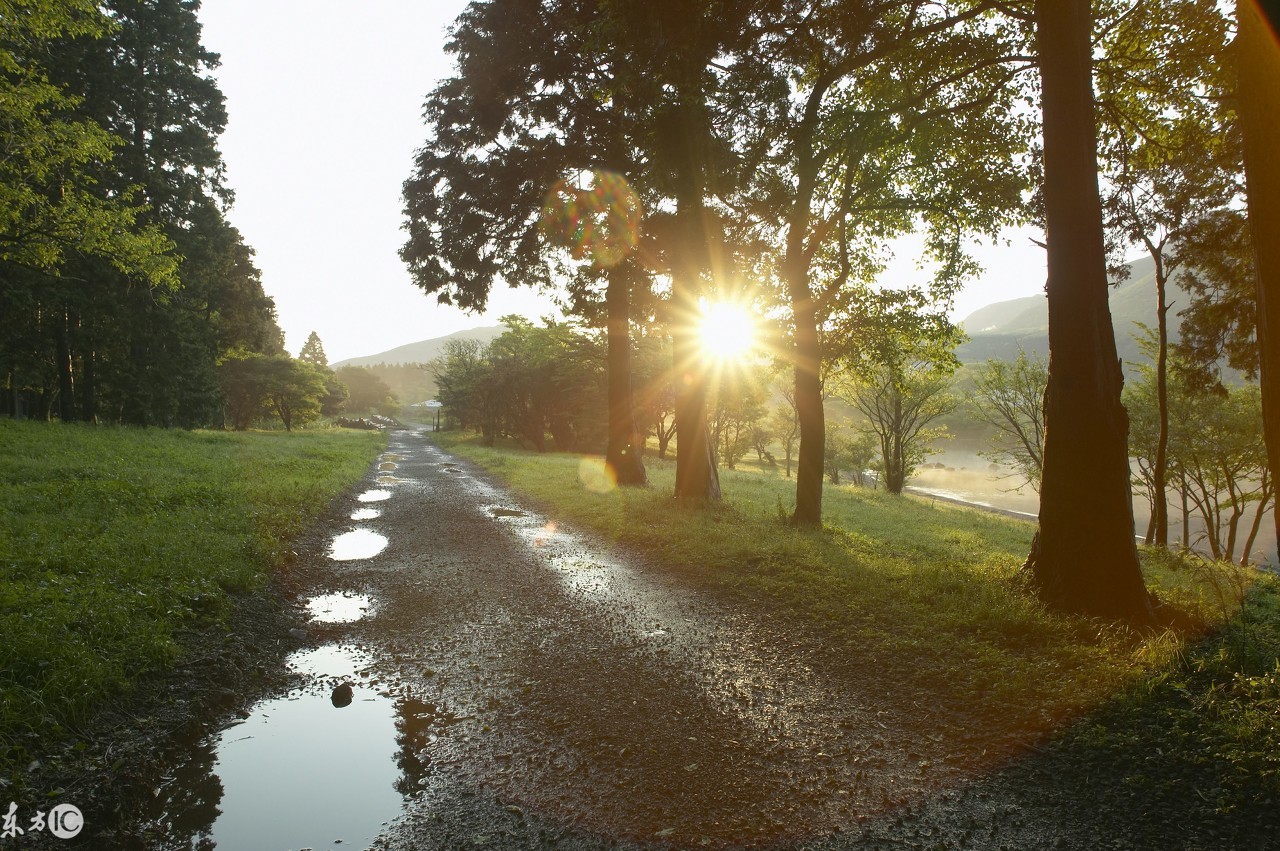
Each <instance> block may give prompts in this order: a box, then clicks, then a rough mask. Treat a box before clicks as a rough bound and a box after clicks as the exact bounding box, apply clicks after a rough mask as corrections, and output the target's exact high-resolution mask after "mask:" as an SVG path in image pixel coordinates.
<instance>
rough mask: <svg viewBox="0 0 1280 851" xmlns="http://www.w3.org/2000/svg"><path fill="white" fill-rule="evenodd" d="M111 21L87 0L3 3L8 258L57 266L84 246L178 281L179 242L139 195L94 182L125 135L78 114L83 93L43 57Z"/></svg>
mask: <svg viewBox="0 0 1280 851" xmlns="http://www.w3.org/2000/svg"><path fill="white" fill-rule="evenodd" d="M110 28H111V22H110V19H109V18H108V17H107V16H105V15H104V14H102V12H101V11H99V9H98V7H97V5H96V4H94V3H90V2H86V0H4V2H0V105H3V112H4V121H3V122H0V264H4V265H12V266H19V267H25V268H28V269H36V270H42V271H46V272H51V273H55V274H56V273H58V272H60V271H61V270H62V268H63V266H64V264H65V262H66V258H67V257H68V255H74V254H84V255H91V256H96V257H101V258H103V259H104V260H106V261H107V262H108V263H110V265H111V266H113V267H114V268H115V269H117V270H119V271H120V272H123V273H125V274H129V275H136V276H137V277H138V278H140V279H142V280H144V281H146V282H147V283H149V284H151V285H153V286H161V287H170V288H171V287H173V286H174V285H175V284H176V283H177V261H176V259H175V257H174V256H173V250H172V249H173V243H172V242H171V241H170V240H169V239H168V238H167V237H166V236H165V234H164V232H163V231H162V230H161V229H159V228H157V227H155V226H154V225H150V224H145V223H144V221H143V220H141V219H140V218H139V216H140V214H142V213H144V211H145V210H146V206H145V204H144V203H143V202H141V201H139V200H138V199H137V197H136V194H137V193H136V192H134V191H133V188H132V187H128V188H125V189H124V190H123V191H120V192H117V193H115V194H114V195H113V196H110V197H103V195H102V194H101V193H100V191H99V190H98V189H97V188H96V185H97V183H98V180H97V178H96V175H95V173H94V172H95V169H96V167H97V166H98V164H99V163H104V162H110V161H111V160H112V158H113V156H114V155H115V153H116V148H117V147H118V146H119V145H120V143H121V140H120V139H119V138H117V137H115V136H112V135H111V134H110V133H109V132H108V131H107V130H105V129H103V127H102V126H100V125H99V124H98V123H95V122H94V121H92V120H87V119H85V118H84V117H83V116H82V115H79V114H77V108H78V107H79V106H80V104H81V102H82V100H83V98H82V97H81V96H80V95H79V94H78V93H76V92H74V91H69V90H68V89H67V88H66V87H65V86H63V85H60V84H59V83H58V82H56V81H52V80H50V78H49V74H48V68H47V67H45V66H42V64H41V62H42V61H44V60H45V59H47V58H48V57H49V55H50V52H51V51H53V50H56V48H57V45H58V44H59V43H64V42H65V41H66V40H68V39H73V38H80V39H90V40H91V39H102V38H103V37H104V36H106V34H107V33H108V32H109V31H110Z"/></svg>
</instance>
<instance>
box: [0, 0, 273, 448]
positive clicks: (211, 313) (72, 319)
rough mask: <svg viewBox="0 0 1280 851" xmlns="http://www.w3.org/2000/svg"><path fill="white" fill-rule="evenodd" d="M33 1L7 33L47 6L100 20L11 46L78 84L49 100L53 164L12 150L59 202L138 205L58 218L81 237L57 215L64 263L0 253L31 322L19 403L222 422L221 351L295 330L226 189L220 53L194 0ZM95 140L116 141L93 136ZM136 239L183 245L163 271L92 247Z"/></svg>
mask: <svg viewBox="0 0 1280 851" xmlns="http://www.w3.org/2000/svg"><path fill="white" fill-rule="evenodd" d="M20 5H21V7H22V10H21V11H20V12H13V13H12V14H11V13H10V12H11V9H10V7H5V8H3V9H0V12H3V13H2V14H0V30H4V31H6V32H8V33H10V34H12V33H13V32H14V31H15V30H14V29H13V27H14V26H18V27H19V29H20V28H21V26H23V25H25V24H24V23H21V22H26V23H29V22H32V21H37V22H39V21H42V20H45V18H47V13H50V10H53V13H56V14H61V12H62V11H67V10H74V11H76V13H77V14H81V13H83V14H88V11H87V10H91V9H92V10H94V15H95V16H96V18H97V20H98V21H99V24H100V25H94V26H92V27H89V28H82V29H75V28H71V29H60V28H58V27H56V26H50V27H47V28H45V29H41V30H40V33H39V35H40V38H39V39H35V40H32V39H27V40H26V41H25V42H23V46H22V49H21V50H20V51H18V52H17V53H15V54H13V55H14V56H17V57H18V58H19V62H18V66H16V67H18V69H19V70H18V71H16V72H14V73H15V74H17V75H19V76H22V78H23V79H25V80H28V81H30V80H39V81H40V83H41V85H44V84H46V83H47V86H46V88H45V89H44V91H45V92H46V93H48V92H50V91H56V92H61V93H64V95H65V97H63V98H62V99H61V100H60V101H58V102H57V103H55V102H54V100H50V99H46V100H45V101H44V102H43V106H40V107H39V108H38V109H37V110H36V112H37V113H39V116H37V117H40V116H43V117H41V118H40V120H41V121H44V120H45V119H46V118H47V119H48V121H46V122H45V126H46V129H49V130H50V132H51V133H52V134H53V135H52V136H50V137H49V138H47V139H45V142H40V143H38V144H35V145H34V147H31V148H29V151H35V150H41V149H43V150H45V151H46V152H47V153H50V154H57V156H62V155H63V154H66V156H65V157H64V158H63V160H62V161H61V164H60V165H59V166H57V168H56V169H55V172H56V173H52V172H51V173H49V174H46V175H44V176H40V175H39V174H36V173H34V171H39V167H37V166H36V165H35V164H33V161H24V160H22V158H21V157H17V158H6V159H5V162H6V164H7V165H9V166H13V167H15V168H17V169H18V170H19V171H25V172H28V173H27V174H26V175H25V177H24V179H25V180H26V184H25V185H26V186H27V187H28V188H30V189H39V191H40V192H42V193H44V197H45V199H46V200H49V201H52V200H54V199H62V202H67V203H71V204H73V205H75V206H76V207H77V209H79V210H80V211H81V212H85V213H87V214H88V213H92V214H93V216H96V215H97V213H95V212H94V211H102V210H125V211H126V212H127V215H126V216H125V217H124V218H120V217H116V218H115V219H101V218H93V217H92V216H90V217H87V218H85V217H82V218H81V219H80V220H74V219H67V220H65V221H63V220H61V219H60V220H59V221H61V222H62V224H60V225H58V227H62V226H63V225H65V224H66V223H67V222H72V224H73V226H74V227H75V228H76V229H77V230H78V231H79V235H78V236H77V241H74V242H66V241H65V240H63V238H62V236H59V235H58V234H57V233H55V230H56V228H52V226H51V228H46V230H48V232H49V234H51V235H52V238H53V239H54V242H58V241H60V240H61V243H60V244H63V248H65V250H61V249H59V250H61V254H60V256H59V259H58V260H57V262H56V263H55V264H54V266H50V267H47V268H46V269H45V273H53V274H41V275H33V274H22V273H17V272H14V270H13V267H12V266H11V265H10V264H8V263H6V262H5V261H2V260H0V267H3V273H4V278H5V283H6V286H5V287H4V288H3V292H0V301H2V302H3V308H4V312H5V316H6V320H7V321H8V322H9V323H10V324H11V325H13V326H15V327H19V328H21V333H20V334H18V335H17V337H18V339H19V340H20V341H21V342H20V343H19V344H17V345H13V346H9V345H4V346H0V357H2V358H3V359H4V361H5V363H4V365H3V366H4V372H5V374H6V375H7V378H8V382H7V383H8V386H9V395H10V404H9V406H8V407H10V409H11V410H13V411H15V412H17V411H18V410H19V409H21V408H23V407H28V408H29V407H31V406H32V403H33V402H34V404H35V405H38V406H39V408H40V409H41V411H42V413H43V412H51V411H54V410H56V412H57V414H58V415H59V416H60V417H61V418H63V419H71V418H80V419H85V420H89V421H95V420H97V419H99V417H102V418H105V419H108V420H112V421H124V422H130V423H137V424H157V425H165V426H172V425H180V426H198V425H207V424H209V423H211V422H215V421H216V420H217V418H218V412H219V411H220V410H221V408H222V399H221V398H220V391H219V383H220V382H219V378H218V371H217V368H216V364H217V363H218V361H219V359H220V358H221V357H222V356H224V355H226V354H227V353H229V352H232V351H234V350H237V349H245V350H246V351H258V352H263V353H268V354H278V353H282V352H283V340H282V335H281V334H280V329H279V327H278V325H277V324H276V318H275V309H274V304H273V302H272V301H271V299H270V298H269V297H267V296H266V295H265V293H264V292H263V291H262V287H261V280H260V276H259V274H258V271H257V269H255V268H254V267H253V263H252V250H251V249H250V248H249V247H248V246H246V245H244V243H243V241H242V239H241V237H240V234H239V233H238V232H237V231H236V230H235V229H234V228H232V227H231V226H230V225H228V224H227V223H226V220H225V217H224V212H225V209H226V205H227V204H228V203H229V201H230V193H229V192H228V191H227V190H226V188H225V186H224V185H223V182H222V161H221V157H220V155H219V153H218V150H217V136H218V134H219V133H220V132H221V130H222V128H223V126H224V124H225V121H226V112H225V109H224V106H223V99H222V95H221V93H220V92H219V91H218V89H217V86H216V83H215V82H214V80H213V79H212V77H211V76H210V75H209V73H208V72H209V71H210V70H211V69H212V68H213V67H215V66H216V64H217V57H216V56H214V55H213V54H211V53H209V52H208V51H207V50H205V49H204V48H203V46H202V45H201V44H200V25H199V21H198V20H197V18H196V7H197V5H198V4H196V3H194V2H191V0H164V2H140V0H112V2H108V3H104V4H101V8H102V10H103V11H102V12H98V11H96V10H97V9H98V6H95V5H93V4H85V3H82V2H77V0H67V2H62V3H54V2H46V0H35V1H34V2H26V3H22V4H20ZM42 16H44V17H42ZM40 26H41V27H44V24H43V23H41V24H40ZM6 55H7V54H6ZM6 67H7V68H8V69H9V70H10V71H13V69H14V67H15V66H14V65H13V64H12V63H10V64H9V65H7V66H6ZM0 76H5V79H6V80H7V81H13V80H15V79H17V77H15V76H10V75H8V74H7V73H5V74H0ZM42 110H43V111H42ZM6 118H8V111H7V109H6ZM7 126H8V127H9V128H10V129H12V128H14V127H17V126H18V125H16V124H14V125H7ZM93 128H99V130H101V131H102V133H101V134H100V136H97V137H95V133H97V131H95V130H94V129H93ZM82 130H83V131H84V132H81V131H82ZM108 131H109V134H110V135H107V133H108ZM2 132H3V131H0V133H2ZM94 138H100V139H101V140H105V147H103V146H98V147H97V148H95V147H93V145H96V144H97V143H96V142H94V143H93V144H92V145H88V146H83V145H81V142H82V141H84V140H90V142H92V140H93V139H94ZM28 141H33V142H34V141H35V140H33V139H28ZM46 142H47V143H48V144H45V143H46ZM86 144H87V143H86ZM59 145H63V147H62V148H59V147H58V146H59ZM77 146H79V147H77ZM55 149H56V150H55ZM82 155H83V156H82ZM22 163H25V164H22ZM0 170H2V167H0ZM33 170H34V171H33ZM46 178H47V179H46ZM0 182H3V178H0ZM3 194H4V192H3V190H0V195H3ZM41 203H44V202H41ZM55 206H56V205H55ZM33 209H34V208H33ZM41 209H44V210H46V212H47V210H49V209H52V208H51V207H48V206H47V205H46V206H45V207H42V208H41ZM33 215H35V214H34V213H33ZM39 215H45V213H39ZM59 215H60V214H59ZM2 217H3V215H2V214H0V218H2ZM0 229H3V225H0ZM130 235H131V236H130ZM124 237H130V238H131V239H133V240H134V242H135V247H138V246H142V247H143V248H144V249H145V245H144V243H145V242H147V241H150V243H152V244H153V245H154V244H156V240H157V239H159V240H162V241H163V243H164V246H166V247H167V248H166V250H169V252H170V253H169V254H168V255H167V256H160V255H152V260H153V261H154V262H155V263H160V264H165V268H167V269H168V270H169V274H168V275H167V276H163V277H157V276H156V275H155V274H153V271H155V270H151V269H149V268H144V267H143V266H140V265H139V264H135V263H132V262H122V257H125V255H123V254H114V255H113V254H111V253H110V252H108V251H105V250H98V249H96V248H93V247H92V246H91V245H90V242H92V241H93V240H114V239H120V238H124ZM50 244H51V245H52V244H53V243H50ZM2 251H3V249H0V252H2ZM145 251H150V249H145ZM145 251H144V253H145ZM10 259H13V257H10ZM11 272H13V273H12V274H11ZM55 276H56V277H55ZM140 284H141V285H140ZM55 402H56V405H55V404H54V403H55Z"/></svg>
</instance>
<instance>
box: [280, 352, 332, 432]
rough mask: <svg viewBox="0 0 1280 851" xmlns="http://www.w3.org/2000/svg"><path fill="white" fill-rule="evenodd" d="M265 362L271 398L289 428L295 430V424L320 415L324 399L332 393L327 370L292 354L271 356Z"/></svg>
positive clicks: (308, 420) (307, 421)
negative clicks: (295, 357)
mask: <svg viewBox="0 0 1280 851" xmlns="http://www.w3.org/2000/svg"><path fill="white" fill-rule="evenodd" d="M264 364H265V366H266V370H265V375H264V379H265V385H266V392H267V399H268V400H269V401H270V403H271V408H272V410H274V411H275V412H276V415H277V416H278V417H280V422H282V423H283V424H284V430H285V431H293V427H294V426H295V425H300V426H301V425H306V424H307V423H309V422H311V421H312V420H314V419H315V418H316V417H318V416H319V415H320V407H321V402H322V400H323V399H324V398H325V397H326V395H327V393H328V388H326V386H325V372H327V370H320V369H317V368H316V367H314V366H312V365H311V364H309V363H304V362H302V361H299V360H294V359H293V358H291V357H289V356H288V355H277V356H275V357H272V358H267V359H266V360H265V361H264Z"/></svg>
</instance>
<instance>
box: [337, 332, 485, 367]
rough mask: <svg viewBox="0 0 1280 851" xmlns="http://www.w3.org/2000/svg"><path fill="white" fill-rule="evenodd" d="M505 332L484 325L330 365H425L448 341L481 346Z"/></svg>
mask: <svg viewBox="0 0 1280 851" xmlns="http://www.w3.org/2000/svg"><path fill="white" fill-rule="evenodd" d="M505 330H507V329H506V327H504V326H502V325H486V326H483V327H481V328H469V329H467V330H466V331H455V332H454V333H452V334H448V335H446V336H444V337H433V338H431V339H430V340H419V341H418V342H416V343H407V344H405V345H403V346H396V347H395V348H394V349H388V350H387V351H385V352H381V353H379V354H376V355H364V356H363V357H358V358H347V359H346V360H343V361H338V362H337V363H335V364H331V366H332V367H333V368H334V369H337V368H338V367H341V366H373V365H374V364H379V363H385V364H388V365H394V364H404V363H427V362H428V361H431V360H434V359H435V358H437V357H439V356H440V355H442V354H444V346H445V343H447V342H449V341H450V340H479V341H480V343H481V344H482V345H483V344H485V343H488V342H489V341H490V340H492V339H493V338H494V337H497V336H498V335H499V334H501V333H502V332H503V331H505Z"/></svg>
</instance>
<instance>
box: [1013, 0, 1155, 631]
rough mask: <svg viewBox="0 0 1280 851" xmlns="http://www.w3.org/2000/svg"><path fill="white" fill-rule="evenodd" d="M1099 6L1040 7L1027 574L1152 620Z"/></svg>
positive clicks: (1069, 599)
mask: <svg viewBox="0 0 1280 851" xmlns="http://www.w3.org/2000/svg"><path fill="white" fill-rule="evenodd" d="M1090 32H1091V30H1090V14H1089V1H1088V0H1037V3H1036V45H1037V50H1038V52H1039V59H1040V72H1041V85H1042V108H1043V112H1044V204H1045V223H1046V236H1047V243H1048V261H1049V263H1048V265H1049V277H1048V284H1047V287H1046V290H1047V293H1048V304H1049V381H1048V385H1047V387H1046V388H1045V396H1044V413H1045V446H1044V478H1043V481H1042V486H1041V490H1040V528H1039V530H1038V531H1037V533H1036V536H1035V538H1034V540H1033V541H1032V545H1031V553H1030V555H1029V556H1028V557H1027V566H1028V568H1029V569H1030V570H1031V572H1032V575H1033V577H1034V580H1035V584H1036V586H1037V589H1038V591H1039V594H1040V596H1041V598H1042V599H1044V600H1045V601H1046V602H1047V603H1048V604H1049V605H1051V606H1054V607H1055V608H1058V609H1061V610H1065V611H1071V612H1078V613H1083V614H1088V615H1093V616H1099V617H1107V618H1129V619H1134V620H1140V621H1149V620H1150V619H1151V603H1150V599H1149V597H1148V595H1147V591H1146V587H1145V586H1144V585H1143V581H1142V573H1141V571H1140V569H1139V567H1138V551H1137V546H1136V544H1135V542H1134V534H1133V500H1132V495H1131V493H1130V489H1129V456H1128V447H1127V435H1128V428H1129V423H1128V416H1127V414H1126V413H1125V410H1124V407H1123V406H1122V405H1121V403H1120V391H1121V387H1122V385H1123V381H1124V378H1123V375H1122V373H1121V369H1120V363H1119V360H1118V358H1117V355H1116V346H1115V334H1114V331H1113V328H1112V324H1111V313H1110V310H1109V308H1108V305H1107V267H1106V256H1105V249H1104V247H1103V232H1102V205H1101V202H1100V200H1099V196H1098V169H1097V129H1096V125H1095V123H1094V107H1093V84H1092V68H1091V60H1090Z"/></svg>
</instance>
